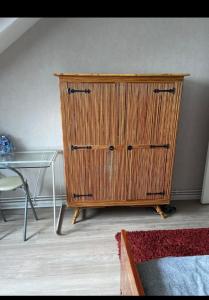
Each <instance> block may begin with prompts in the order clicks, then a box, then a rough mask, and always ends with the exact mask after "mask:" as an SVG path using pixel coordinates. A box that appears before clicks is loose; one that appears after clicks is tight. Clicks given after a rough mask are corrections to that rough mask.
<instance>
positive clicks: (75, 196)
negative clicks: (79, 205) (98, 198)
mask: <svg viewBox="0 0 209 300" xmlns="http://www.w3.org/2000/svg"><path fill="white" fill-rule="evenodd" d="M79 197H93V194H83V195H82V194H73V198H79Z"/></svg>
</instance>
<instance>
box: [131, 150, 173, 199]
mask: <svg viewBox="0 0 209 300" xmlns="http://www.w3.org/2000/svg"><path fill="white" fill-rule="evenodd" d="M168 151H169V150H168V149H167V148H164V147H162V148H161V147H153V148H150V147H145V148H142V147H134V146H133V149H132V150H131V151H128V152H127V172H126V186H127V200H129V201H131V200H146V199H147V200H150V199H164V198H166V197H168V193H169V191H168V186H169V185H168V183H167V182H166V168H167V155H168Z"/></svg>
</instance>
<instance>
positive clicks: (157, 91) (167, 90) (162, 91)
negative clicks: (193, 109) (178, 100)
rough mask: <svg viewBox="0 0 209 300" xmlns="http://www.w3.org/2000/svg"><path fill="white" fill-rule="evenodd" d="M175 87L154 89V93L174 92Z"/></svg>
mask: <svg viewBox="0 0 209 300" xmlns="http://www.w3.org/2000/svg"><path fill="white" fill-rule="evenodd" d="M175 91H176V89H175V88H172V89H165V90H160V89H154V93H172V94H175Z"/></svg>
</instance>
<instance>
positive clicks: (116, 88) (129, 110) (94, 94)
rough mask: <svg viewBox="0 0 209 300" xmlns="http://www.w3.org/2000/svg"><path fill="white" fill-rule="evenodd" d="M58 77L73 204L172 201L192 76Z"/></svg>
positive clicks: (69, 199)
mask: <svg viewBox="0 0 209 300" xmlns="http://www.w3.org/2000/svg"><path fill="white" fill-rule="evenodd" d="M55 75H56V76H58V77H59V83H60V95H61V113H62V130H63V144H64V162H65V179H66V189H67V204H68V207H74V208H77V209H76V211H75V215H74V219H73V223H74V222H75V220H76V218H77V216H78V214H79V208H88V207H104V206H153V207H155V208H156V210H157V211H158V213H159V214H160V215H161V216H162V217H164V214H163V212H162V210H161V208H160V205H164V204H169V202H170V193H171V180H172V170H173V162H174V153H175V143H176V132H177V125H178V116H179V106H180V99H181V94H182V85H183V80H184V76H187V75H189V74H63V73H60V74H55Z"/></svg>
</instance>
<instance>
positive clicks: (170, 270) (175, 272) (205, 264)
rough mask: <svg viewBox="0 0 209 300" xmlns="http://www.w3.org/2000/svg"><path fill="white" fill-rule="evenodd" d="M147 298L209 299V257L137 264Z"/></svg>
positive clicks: (164, 259)
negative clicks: (180, 297)
mask: <svg viewBox="0 0 209 300" xmlns="http://www.w3.org/2000/svg"><path fill="white" fill-rule="evenodd" d="M137 269H138V272H139V274H140V277H141V280H142V284H143V287H144V291H145V295H147V296H148V295H150V296H151V295H152V296H160V295H162V296H174V295H175V296H180V295H181V296H190V295H191V296H205V295H209V255H198V256H182V257H165V258H159V259H153V260H149V261H146V262H143V263H139V264H137Z"/></svg>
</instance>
